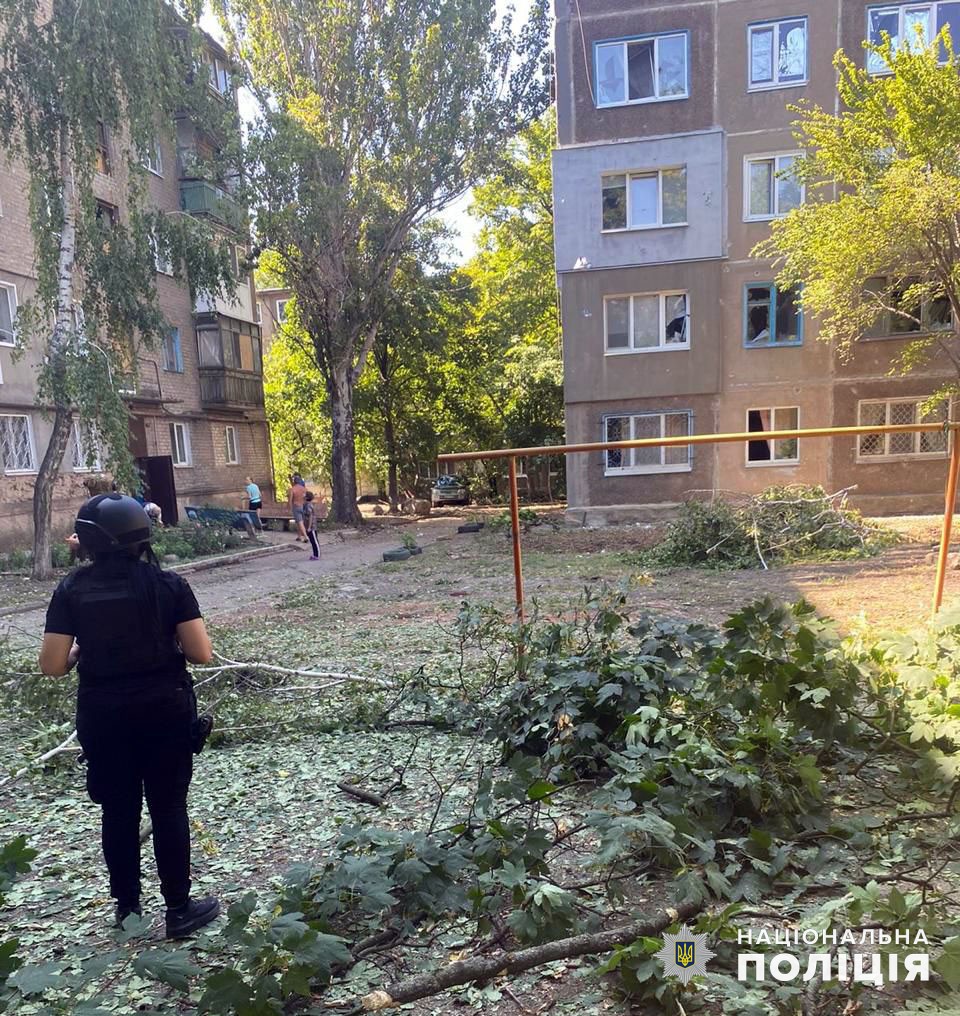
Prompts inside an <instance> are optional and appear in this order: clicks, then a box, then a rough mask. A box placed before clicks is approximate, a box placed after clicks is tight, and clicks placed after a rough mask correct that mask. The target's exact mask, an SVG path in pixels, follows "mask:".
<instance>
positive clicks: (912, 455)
mask: <svg viewBox="0 0 960 1016" xmlns="http://www.w3.org/2000/svg"><path fill="white" fill-rule="evenodd" d="M926 401H927V399H926V398H925V397H924V396H922V395H904V396H902V397H898V396H896V395H891V396H888V397H887V398H885V399H858V400H857V426H858V427H869V426H877V427H888V426H890V408H891V406H892V405H893V404H894V403H895V402H900V403H905V402H912V403H913V404H914V406H915V407H917V413H916V414H915V420H914V422H916V423H922V422H923V420H922V419H920V417H919V407H920V406H921V405H923V403H924V402H926ZM944 404H945V412H946V414H947V416H949V411H950V404H949V400H946V399H945V400H944ZM867 405H872V406H885V407H886V409H885V411H884V417H883V418H884V422H883V423H882V424H881V423H878V424H867V423H862V422H861V416H860V414H861V410H862V409H863V407H864V406H867ZM929 422H931V423H934V422H936V421H934V420H931V421H929ZM869 436H870V435H869V434H857V435H856V445H855V452H854V462H855V463H857V464H858V465H869V464H870V463H871V462H915V461H920V462H925V461H928V460H931V459H944V458H946V457H947V447H946V442H945V443H944V448H943V449H942V450H941V451H935V452H922V451H919V448H920V439H921V438H922V437H923V436H924V432H923V431H915V432H913V433H912V434H909V436H910V437H912V438H913V442H914V448H915V449H916V450H915V451H912V452H891V451H890V440H891V438H893V437H901V436H902V435H899V434H881V435H880V436H881V437H882V438H883V447H884V451H883V454H882V455H864V454H863V453H862V452H861V451H860V446H861V442H862V441H863V439H864V438H865V437H869Z"/></svg>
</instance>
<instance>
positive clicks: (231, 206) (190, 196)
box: [180, 180, 244, 231]
mask: <svg viewBox="0 0 960 1016" xmlns="http://www.w3.org/2000/svg"><path fill="white" fill-rule="evenodd" d="M180 207H181V208H182V209H183V210H184V211H185V212H189V213H190V214H191V215H209V216H210V218H212V219H216V220H217V222H220V223H222V224H223V225H225V226H228V227H229V228H230V229H234V230H237V231H242V230H243V229H244V221H243V212H242V211H241V209H240V206H239V205H238V204H237V203H236V201H234V200H233V198H232V197H231V196H230V195H229V194H228V193H227V192H226V191H225V190H224V189H223V188H222V187H217V186H216V185H215V184H212V183H209V182H208V181H207V180H181V181H180Z"/></svg>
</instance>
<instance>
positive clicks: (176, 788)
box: [77, 675, 196, 908]
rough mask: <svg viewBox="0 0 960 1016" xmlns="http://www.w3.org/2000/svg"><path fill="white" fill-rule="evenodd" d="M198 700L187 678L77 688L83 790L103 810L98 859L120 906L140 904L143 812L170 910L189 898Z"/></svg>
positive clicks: (161, 885)
mask: <svg viewBox="0 0 960 1016" xmlns="http://www.w3.org/2000/svg"><path fill="white" fill-rule="evenodd" d="M195 717H196V699H195V698H194V694H193V688H192V687H191V685H190V683H189V679H188V678H187V677H186V676H183V675H180V676H178V677H176V678H167V679H164V680H161V681H158V680H156V679H154V680H152V681H150V682H142V681H134V680H129V681H123V682H115V683H112V684H111V685H109V686H99V685H98V686H81V688H80V692H79V695H78V698H77V735H78V739H79V741H80V745H81V747H82V748H83V753H84V755H85V756H86V759H87V791H88V792H89V794H90V798H91V799H92V800H93V801H94V802H96V803H97V804H99V805H100V806H101V808H102V809H103V827H102V833H103V837H102V838H103V856H104V860H105V861H106V863H107V869H108V871H109V872H110V893H111V895H112V896H113V897H114V898H115V899H116V901H117V904H118V906H120V907H123V908H130V907H134V906H137V905H138V904H139V902H140V812H141V809H142V806H143V798H144V796H145V797H146V799H147V808H148V809H149V812H150V818H151V820H152V822H153V853H154V857H155V858H156V861H157V872H158V874H159V875H160V890H161V892H162V893H163V898H164V900H165V901H166V904H167V906H168V907H178V906H182V905H183V904H184V903H186V901H187V898H188V896H189V894H190V823H189V820H188V818H187V790H188V788H189V786H190V778H191V776H192V775H193V746H192V740H191V734H192V727H193V721H194V718H195Z"/></svg>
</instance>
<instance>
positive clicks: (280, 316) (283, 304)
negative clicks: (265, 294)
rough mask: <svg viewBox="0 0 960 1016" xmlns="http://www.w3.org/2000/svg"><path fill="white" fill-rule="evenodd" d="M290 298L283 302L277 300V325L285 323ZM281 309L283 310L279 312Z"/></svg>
mask: <svg viewBox="0 0 960 1016" xmlns="http://www.w3.org/2000/svg"><path fill="white" fill-rule="evenodd" d="M291 299H292V297H289V296H288V297H287V298H286V299H284V300H277V324H278V325H283V324H286V323H287V304H288V303H289V302H290V300H291ZM281 308H283V309H282V310H281Z"/></svg>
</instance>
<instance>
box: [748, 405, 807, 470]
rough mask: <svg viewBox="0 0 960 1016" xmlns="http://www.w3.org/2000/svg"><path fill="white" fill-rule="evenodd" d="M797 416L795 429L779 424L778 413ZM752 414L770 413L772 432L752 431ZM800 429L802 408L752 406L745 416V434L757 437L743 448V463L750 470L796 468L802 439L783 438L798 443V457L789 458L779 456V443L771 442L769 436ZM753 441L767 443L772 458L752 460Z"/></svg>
mask: <svg viewBox="0 0 960 1016" xmlns="http://www.w3.org/2000/svg"><path fill="white" fill-rule="evenodd" d="M793 412H795V413H796V414H797V425H796V426H795V427H781V426H779V424H778V423H777V413H793ZM751 413H769V414H770V430H768V431H762V430H751V429H750V414H751ZM799 429H800V407H799V406H751V407H750V408H749V409H748V410H747V411H746V413H745V414H744V427H743V430H744V433H746V434H756V435H757V436H756V437H752V438H751V439H750V441H745V442H744V447H743V461H744V464H745V465H746V466H747V468H748V469H764V468H766V467H769V466H796V465H798V464H799V462H800V439H799V438H783V439H781V440H787V441H789V440H795V441H796V442H797V453H796V455H793V456H790V457H787V456H780V455H777V444H778V443H779V442H778V441H771V440H770V439H769V438H768V437H766V435H767V434H769V433H771V432H773V431H777V430H799ZM752 441H766V442H767V444H769V445H770V458H769V459H751V458H750V444H751V442H752Z"/></svg>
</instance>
